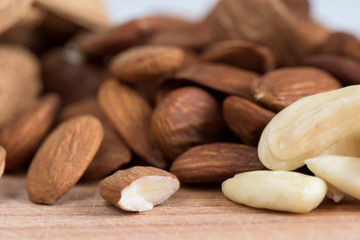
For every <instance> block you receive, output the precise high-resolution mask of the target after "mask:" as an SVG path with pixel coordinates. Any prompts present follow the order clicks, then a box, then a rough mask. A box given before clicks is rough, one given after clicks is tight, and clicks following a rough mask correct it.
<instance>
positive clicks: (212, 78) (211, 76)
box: [175, 63, 259, 100]
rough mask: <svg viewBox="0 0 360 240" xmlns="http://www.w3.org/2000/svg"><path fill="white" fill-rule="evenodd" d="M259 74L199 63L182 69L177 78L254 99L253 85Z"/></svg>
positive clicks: (219, 65)
mask: <svg viewBox="0 0 360 240" xmlns="http://www.w3.org/2000/svg"><path fill="white" fill-rule="evenodd" d="M258 77H259V75H258V74H256V73H253V72H250V71H247V70H243V69H238V68H235V67H231V66H226V65H222V64H215V63H199V64H194V65H188V66H185V67H184V68H181V69H180V70H179V71H178V72H177V73H176V74H175V78H177V79H185V80H189V81H191V82H194V83H197V84H199V85H203V86H206V87H209V88H212V89H215V90H217V91H220V92H223V93H226V94H232V95H236V96H239V97H243V98H246V99H250V100H251V99H253V97H252V94H251V85H252V84H253V83H254V81H255V80H256V79H257V78H258Z"/></svg>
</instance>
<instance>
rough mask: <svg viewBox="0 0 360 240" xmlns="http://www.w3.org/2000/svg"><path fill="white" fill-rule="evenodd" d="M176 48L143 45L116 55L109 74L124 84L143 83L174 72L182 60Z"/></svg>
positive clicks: (182, 53) (180, 51) (182, 55)
mask: <svg viewBox="0 0 360 240" xmlns="http://www.w3.org/2000/svg"><path fill="white" fill-rule="evenodd" d="M184 56H185V54H184V52H183V51H182V50H181V49H180V48H177V47H171V46H160V45H159V46H156V45H143V46H138V47H133V48H130V49H128V50H126V51H124V52H121V53H120V54H119V55H116V56H115V57H114V58H113V59H112V60H111V62H110V66H109V69H110V72H111V73H112V74H113V75H114V76H115V77H117V78H119V79H120V80H122V81H125V82H144V81H150V80H153V79H155V78H158V77H160V76H162V75H163V74H166V73H169V72H172V71H174V70H176V69H177V68H178V67H179V66H180V65H181V64H182V62H183V60H184Z"/></svg>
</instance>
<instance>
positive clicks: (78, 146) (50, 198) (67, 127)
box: [26, 115, 103, 204]
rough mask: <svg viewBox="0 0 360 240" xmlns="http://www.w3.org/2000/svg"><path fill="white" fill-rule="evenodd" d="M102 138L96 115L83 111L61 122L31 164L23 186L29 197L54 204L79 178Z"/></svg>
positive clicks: (38, 201)
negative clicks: (89, 114)
mask: <svg viewBox="0 0 360 240" xmlns="http://www.w3.org/2000/svg"><path fill="white" fill-rule="evenodd" d="M102 138H103V129H102V126H101V123H100V121H99V120H98V119H96V118H95V117H93V116H88V115H83V116H79V117H76V118H72V119H69V120H67V121H65V122H63V123H61V124H60V125H59V126H58V127H57V128H56V129H55V130H54V131H53V132H52V133H51V134H50V135H49V136H48V137H47V138H46V140H45V141H44V143H43V144H42V145H41V147H40V148H39V150H38V151H37V153H36V155H35V157H34V159H33V160H32V162H31V164H30V168H29V170H28V174H27V178H26V188H27V192H28V195H29V198H30V199H31V201H33V202H35V203H42V204H53V203H55V202H56V201H58V200H59V199H60V198H61V197H62V196H63V195H64V194H66V193H67V192H68V191H69V190H70V188H71V187H72V186H73V185H75V183H76V182H77V181H78V180H79V179H80V178H81V176H82V175H83V173H84V172H85V170H86V168H87V167H88V165H89V164H90V162H91V160H92V159H93V158H94V156H95V154H96V152H97V150H98V149H99V146H100V144H101V141H102Z"/></svg>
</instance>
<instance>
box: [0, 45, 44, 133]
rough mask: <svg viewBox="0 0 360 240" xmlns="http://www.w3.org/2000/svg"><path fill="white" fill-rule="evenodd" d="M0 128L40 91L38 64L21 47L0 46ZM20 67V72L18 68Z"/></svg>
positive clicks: (35, 97)
mask: <svg viewBox="0 0 360 240" xmlns="http://www.w3.org/2000/svg"><path fill="white" fill-rule="evenodd" d="M0 66H1V69H2V70H1V71H0V89H2V91H1V92H0V109H1V111H0V126H2V125H3V124H4V123H5V122H7V121H9V120H10V119H11V118H12V117H14V116H15V115H16V114H18V113H20V112H21V111H23V110H24V109H26V108H27V107H29V106H30V105H31V104H32V103H34V102H35V101H36V99H37V95H38V94H39V92H40V91H41V90H42V85H41V80H40V64H39V62H38V60H37V59H36V57H35V56H34V55H33V54H32V53H30V52H29V51H28V50H26V49H25V48H22V47H17V46H12V45H0ZM20 66H21V71H19V67H20Z"/></svg>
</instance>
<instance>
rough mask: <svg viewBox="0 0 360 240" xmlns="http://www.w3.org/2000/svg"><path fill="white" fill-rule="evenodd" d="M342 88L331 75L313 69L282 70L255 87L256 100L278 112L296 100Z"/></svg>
mask: <svg viewBox="0 0 360 240" xmlns="http://www.w3.org/2000/svg"><path fill="white" fill-rule="evenodd" d="M338 88H341V84H340V83H339V81H337V80H336V79H335V78H333V77H332V76H331V75H330V74H328V73H326V72H325V71H322V70H320V69H316V68H311V67H292V68H281V69H277V70H274V71H272V72H269V73H267V74H265V75H264V76H262V77H261V78H259V79H258V80H257V81H256V82H255V84H254V86H253V92H254V98H255V99H256V100H257V101H259V102H261V103H263V104H265V105H266V106H267V107H268V108H270V109H272V110H274V111H276V112H278V111H280V110H282V109H283V108H285V107H287V106H288V105H290V104H291V103H293V102H295V101H296V100H298V99H300V98H303V97H306V96H309V95H313V94H316V93H321V92H326V91H330V90H335V89H338Z"/></svg>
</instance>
